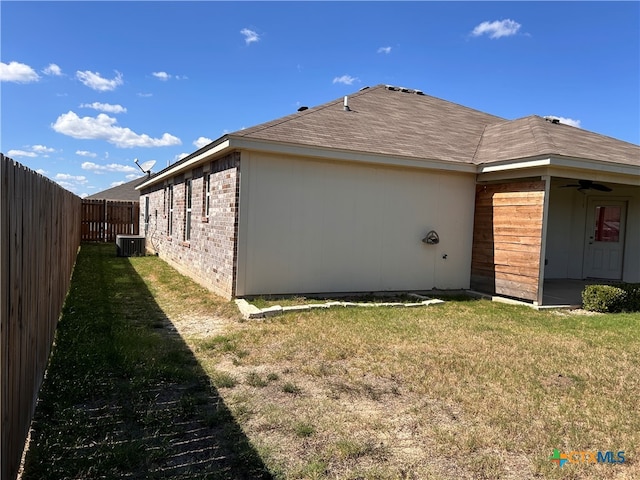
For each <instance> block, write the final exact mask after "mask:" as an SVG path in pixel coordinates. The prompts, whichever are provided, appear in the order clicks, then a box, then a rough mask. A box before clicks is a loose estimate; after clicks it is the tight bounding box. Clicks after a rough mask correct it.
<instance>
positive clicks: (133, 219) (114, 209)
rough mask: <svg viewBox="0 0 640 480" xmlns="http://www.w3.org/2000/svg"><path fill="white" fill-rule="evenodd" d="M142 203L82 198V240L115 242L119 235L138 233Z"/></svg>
mask: <svg viewBox="0 0 640 480" xmlns="http://www.w3.org/2000/svg"><path fill="white" fill-rule="evenodd" d="M139 216H140V203H139V202H127V201H115V200H89V199H86V198H85V199H84V200H82V241H83V242H115V241H116V236H117V235H121V234H124V235H138V232H139V231H140V225H139V223H140V221H139V219H138V217H139Z"/></svg>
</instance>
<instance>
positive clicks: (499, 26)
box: [471, 19, 522, 38]
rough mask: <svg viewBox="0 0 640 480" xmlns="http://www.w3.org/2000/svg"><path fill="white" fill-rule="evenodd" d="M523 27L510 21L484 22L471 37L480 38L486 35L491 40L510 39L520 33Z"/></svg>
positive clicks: (475, 29)
mask: <svg viewBox="0 0 640 480" xmlns="http://www.w3.org/2000/svg"><path fill="white" fill-rule="evenodd" d="M521 26H522V25H520V24H519V23H518V22H515V21H513V20H510V19H505V20H496V21H493V22H482V23H481V24H480V25H477V26H476V27H475V28H474V29H473V31H472V32H471V35H473V36H474V37H479V36H480V35H485V34H486V35H489V38H500V37H510V36H511V35H515V34H516V33H518V30H520V27H521Z"/></svg>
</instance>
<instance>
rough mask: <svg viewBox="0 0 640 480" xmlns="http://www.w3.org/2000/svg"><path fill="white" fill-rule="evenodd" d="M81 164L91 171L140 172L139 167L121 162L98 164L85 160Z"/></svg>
mask: <svg viewBox="0 0 640 480" xmlns="http://www.w3.org/2000/svg"><path fill="white" fill-rule="evenodd" d="M80 166H81V167H82V169H83V170H89V171H91V172H96V173H104V172H118V173H136V172H138V169H137V168H134V167H132V166H131V165H122V164H120V163H110V164H108V165H98V164H97V163H93V162H84V163H83V164H82V165H80Z"/></svg>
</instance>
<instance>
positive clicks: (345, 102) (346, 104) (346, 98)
mask: <svg viewBox="0 0 640 480" xmlns="http://www.w3.org/2000/svg"><path fill="white" fill-rule="evenodd" d="M343 110H344V111H345V112H350V111H351V109H350V108H349V97H348V96H347V95H345V96H344V107H343Z"/></svg>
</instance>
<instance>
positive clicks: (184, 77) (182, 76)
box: [176, 75, 189, 80]
mask: <svg viewBox="0 0 640 480" xmlns="http://www.w3.org/2000/svg"><path fill="white" fill-rule="evenodd" d="M188 79H189V77H187V76H186V75H176V80H188Z"/></svg>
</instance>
